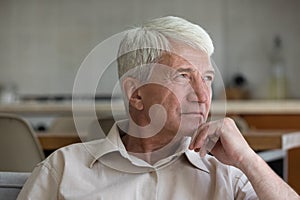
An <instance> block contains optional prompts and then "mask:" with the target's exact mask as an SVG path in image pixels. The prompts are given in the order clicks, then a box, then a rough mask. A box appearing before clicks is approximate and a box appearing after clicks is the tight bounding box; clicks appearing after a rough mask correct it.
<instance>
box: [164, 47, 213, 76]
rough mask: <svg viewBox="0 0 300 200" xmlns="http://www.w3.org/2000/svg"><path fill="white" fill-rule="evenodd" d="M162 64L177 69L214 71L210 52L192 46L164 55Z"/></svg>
mask: <svg viewBox="0 0 300 200" xmlns="http://www.w3.org/2000/svg"><path fill="white" fill-rule="evenodd" d="M160 64H164V65H167V66H169V67H171V68H173V69H175V70H177V69H193V70H197V71H207V70H209V71H214V69H213V66H212V64H211V61H210V57H209V56H208V54H207V53H206V52H204V51H202V50H196V49H193V48H191V47H189V48H186V49H180V50H178V51H172V52H169V53H168V54H165V55H164V56H163V57H162V62H160Z"/></svg>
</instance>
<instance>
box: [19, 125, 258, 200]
mask: <svg viewBox="0 0 300 200" xmlns="http://www.w3.org/2000/svg"><path fill="white" fill-rule="evenodd" d="M189 141H190V138H185V139H184V140H183V142H182V144H181V146H180V147H179V148H178V150H177V151H176V153H175V154H174V155H172V156H169V157H167V158H165V159H163V160H160V161H158V162H157V163H155V164H154V165H150V164H148V163H147V162H145V161H143V160H141V159H139V158H137V157H134V156H132V155H129V154H128V152H127V151H126V149H125V147H124V145H123V143H122V141H121V138H120V135H119V132H118V128H117V127H116V125H114V126H113V128H112V129H111V131H110V133H109V134H108V136H107V137H106V138H105V139H102V140H96V141H92V142H88V143H80V144H74V145H70V146H67V147H64V148H62V149H59V150H57V151H56V152H55V153H53V154H52V155H51V156H49V157H48V158H47V159H46V160H44V161H43V162H42V163H40V164H39V165H38V166H37V167H36V168H35V169H34V171H33V173H32V175H31V177H30V178H29V179H28V180H27V182H26V184H25V186H24V187H23V189H22V191H21V193H20V194H19V197H18V199H19V200H20V199H38V200H41V199H84V200H87V199H130V200H133V199H137V200H139V199H147V200H148V199H149V200H152V199H162V200H169V199H180V200H182V199H184V200H186V199H205V200H211V199H222V200H223V199H258V198H257V197H256V194H255V192H254V190H253V188H252V186H251V184H250V182H249V181H248V179H247V178H246V176H245V175H244V174H243V173H242V172H241V171H240V170H238V169H236V168H234V167H230V166H227V165H223V164H221V163H220V162H219V161H218V160H216V159H215V158H214V157H212V156H209V155H207V156H206V157H204V158H201V157H200V156H199V155H198V154H197V153H195V152H193V151H190V150H188V148H187V146H188V144H189Z"/></svg>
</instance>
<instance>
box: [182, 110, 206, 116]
mask: <svg viewBox="0 0 300 200" xmlns="http://www.w3.org/2000/svg"><path fill="white" fill-rule="evenodd" d="M181 115H198V116H199V115H201V116H204V114H203V112H195V111H192V112H182V113H181Z"/></svg>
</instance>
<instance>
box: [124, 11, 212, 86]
mask: <svg viewBox="0 0 300 200" xmlns="http://www.w3.org/2000/svg"><path fill="white" fill-rule="evenodd" d="M170 41H174V42H180V43H183V44H186V45H189V46H191V47H193V48H195V49H199V50H202V51H204V52H206V53H207V54H208V55H209V56H211V55H212V53H213V51H214V46H213V43H212V40H211V38H210V36H209V35H208V33H207V32H206V31H205V30H204V29H203V28H201V27H200V26H199V25H196V24H193V23H191V22H189V21H187V20H185V19H182V18H180V17H174V16H167V17H162V18H157V19H153V20H150V21H148V22H147V23H145V24H143V25H142V26H140V27H136V28H133V29H130V30H128V31H126V32H125V36H124V38H123V40H122V41H121V43H120V48H119V52H118V73H119V77H120V78H121V77H122V76H123V75H124V74H125V73H127V72H128V71H129V70H132V72H131V73H130V76H133V77H135V78H138V79H139V80H146V79H147V78H148V76H149V74H150V71H149V70H150V67H145V66H146V65H147V64H151V63H156V62H157V61H158V60H159V59H160V58H161V57H162V54H163V53H164V52H170V51H171V50H172V45H171V42H170ZM145 70H146V71H145Z"/></svg>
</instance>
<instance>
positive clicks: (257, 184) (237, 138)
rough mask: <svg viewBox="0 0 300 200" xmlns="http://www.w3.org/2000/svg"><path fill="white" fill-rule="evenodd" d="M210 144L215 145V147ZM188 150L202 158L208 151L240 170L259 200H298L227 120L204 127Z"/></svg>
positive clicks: (204, 125) (299, 198)
mask: <svg viewBox="0 0 300 200" xmlns="http://www.w3.org/2000/svg"><path fill="white" fill-rule="evenodd" d="M218 138H219V139H218ZM217 139H218V140H217ZM211 141H213V144H214V142H216V144H215V146H213V145H212V143H211ZM189 149H190V150H193V149H194V150H195V151H200V155H201V156H205V154H206V153H207V151H210V150H211V151H210V152H211V153H212V154H213V155H214V156H215V157H216V158H217V159H218V160H219V161H221V162H222V163H224V164H227V165H233V166H235V167H237V168H239V169H240V170H242V171H243V172H244V173H245V175H246V176H247V177H248V179H249V181H250V182H251V184H252V186H253V188H254V190H255V192H256V194H257V195H258V197H259V199H264V200H277V199H278V200H279V199H280V200H281V199H288V200H292V199H297V200H300V197H299V196H298V194H297V193H296V192H295V191H294V190H293V189H292V188H291V187H290V186H289V185H288V184H286V183H285V182H284V181H283V180H282V179H281V178H280V177H279V176H278V175H277V174H276V173H275V172H274V171H273V170H272V169H271V168H270V167H269V166H268V165H267V163H266V162H264V161H263V160H262V159H261V158H260V157H259V156H258V155H257V154H256V153H255V152H254V151H253V150H252V149H251V148H250V147H249V145H248V144H247V142H246V140H245V139H244V137H243V136H242V134H241V133H240V131H239V130H238V128H237V126H236V125H235V123H234V121H233V120H232V119H230V118H225V119H223V120H218V121H212V122H208V123H206V124H203V125H202V126H201V127H200V128H199V130H198V131H197V132H196V133H195V134H194V136H193V138H192V141H191V144H190V146H189Z"/></svg>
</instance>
